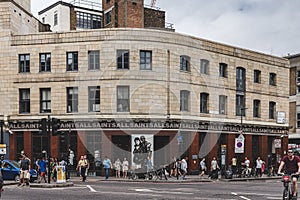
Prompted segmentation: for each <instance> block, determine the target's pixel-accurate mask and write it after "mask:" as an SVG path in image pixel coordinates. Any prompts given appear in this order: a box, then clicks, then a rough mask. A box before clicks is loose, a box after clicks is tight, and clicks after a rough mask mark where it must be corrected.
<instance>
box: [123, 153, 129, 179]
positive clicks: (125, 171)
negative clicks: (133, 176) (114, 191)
mask: <svg viewBox="0 0 300 200" xmlns="http://www.w3.org/2000/svg"><path fill="white" fill-rule="evenodd" d="M128 166H129V162H128V160H127V159H126V158H124V160H123V162H122V170H123V178H127V173H128Z"/></svg>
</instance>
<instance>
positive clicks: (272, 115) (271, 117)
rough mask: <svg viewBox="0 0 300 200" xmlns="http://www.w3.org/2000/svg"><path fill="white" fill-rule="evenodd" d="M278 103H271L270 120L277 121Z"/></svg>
mask: <svg viewBox="0 0 300 200" xmlns="http://www.w3.org/2000/svg"><path fill="white" fill-rule="evenodd" d="M275 112H276V102H273V101H270V102H269V119H275Z"/></svg>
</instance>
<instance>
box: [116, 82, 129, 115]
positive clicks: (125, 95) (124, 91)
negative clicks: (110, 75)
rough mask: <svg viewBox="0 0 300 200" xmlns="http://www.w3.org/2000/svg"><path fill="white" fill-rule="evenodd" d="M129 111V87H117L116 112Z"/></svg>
mask: <svg viewBox="0 0 300 200" xmlns="http://www.w3.org/2000/svg"><path fill="white" fill-rule="evenodd" d="M129 111H130V107H129V86H117V112H129Z"/></svg>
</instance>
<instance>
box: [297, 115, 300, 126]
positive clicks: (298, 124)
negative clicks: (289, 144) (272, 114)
mask: <svg viewBox="0 0 300 200" xmlns="http://www.w3.org/2000/svg"><path fill="white" fill-rule="evenodd" d="M297 128H300V113H297Z"/></svg>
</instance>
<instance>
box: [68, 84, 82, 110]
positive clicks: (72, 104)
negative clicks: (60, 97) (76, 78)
mask: <svg viewBox="0 0 300 200" xmlns="http://www.w3.org/2000/svg"><path fill="white" fill-rule="evenodd" d="M78 93H79V91H78V87H67V113H77V112H78V104H79V101H78Z"/></svg>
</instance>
